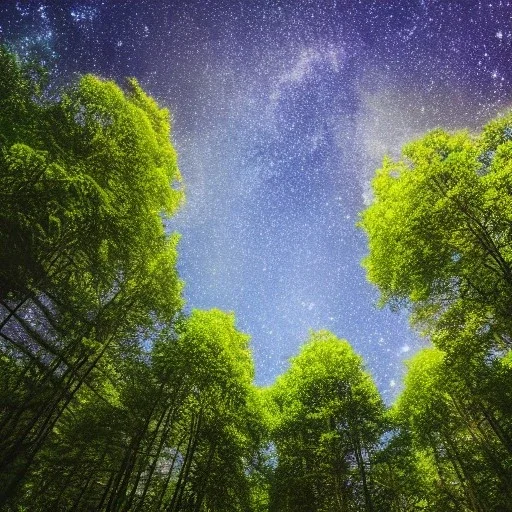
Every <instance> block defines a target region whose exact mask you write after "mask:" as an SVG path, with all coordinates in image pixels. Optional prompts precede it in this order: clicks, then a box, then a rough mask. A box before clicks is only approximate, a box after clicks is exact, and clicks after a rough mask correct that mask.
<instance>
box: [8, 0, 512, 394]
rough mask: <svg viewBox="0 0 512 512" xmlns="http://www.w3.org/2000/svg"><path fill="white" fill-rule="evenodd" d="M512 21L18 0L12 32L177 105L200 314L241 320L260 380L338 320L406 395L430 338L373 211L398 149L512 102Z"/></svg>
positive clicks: (467, 13)
mask: <svg viewBox="0 0 512 512" xmlns="http://www.w3.org/2000/svg"><path fill="white" fill-rule="evenodd" d="M511 19H512V7H511V5H510V3H509V2H504V1H492V0H491V1H488V2H478V1H471V0H464V1H462V0H460V1H449V0H446V1H443V0H424V1H414V0H403V1H391V0H389V1H382V0H374V1H371V0H362V1H345V2H343V1H340V0H338V1H336V0H334V1H325V2H323V1H320V2H318V1H317V2H313V1H311V2H309V1H300V0H288V1H278V0H275V1H267V2H258V1H250V2H249V1H236V2H228V1H222V0H219V1H205V0H188V1H182V2H177V1H166V0H139V1H126V2H117V1H113V0H111V1H107V0H103V1H100V0H98V1H89V2H86V1H82V2H75V1H72V2H71V1H58V2H57V1H54V2H50V1H47V2H42V1H19V2H15V1H12V2H10V1H4V2H2V4H1V6H0V35H1V37H2V39H3V40H4V42H6V43H7V44H8V45H9V47H10V48H12V49H13V50H14V51H16V52H18V53H19V54H20V55H21V56H22V57H28V56H31V55H38V57H39V58H42V59H43V60H44V61H45V62H46V65H47V66H48V67H49V69H50V70H52V75H53V78H54V81H55V83H62V82H66V81H69V80H72V79H73V74H74V73H75V72H93V73H97V74H99V75H101V76H104V77H106V78H113V79H115V80H117V81H121V80H122V79H123V77H125V76H135V77H137V78H138V79H139V81H140V82H141V83H142V85H143V86H144V88H145V89H146V90H148V91H149V93H151V94H152V95H153V96H154V97H155V98H156V99H157V100H158V101H159V103H160V104H162V105H164V106H167V107H168V108H169V109H170V110H171V112H172V115H173V142H174V144H175V146H176V148H177V150H178V153H179V163H180V168H181V172H182V174H183V177H184V182H185V186H186V191H187V203H186V205H185V207H184V208H183V209H182V211H181V212H180V214H179V215H178V216H177V217H176V218H174V219H172V221H171V222H170V225H169V227H170V229H172V230H176V231H179V232H180V233H181V234H182V239H181V243H180V263H179V269H180V273H181V275H182V277H183V279H184V280H185V282H186V288H185V297H186V300H187V308H189V309H190V308H211V307H217V308H221V309H225V310H231V311H234V312H235V313H236V315H237V319H238V326H239V327H240V328H241V329H242V330H244V331H246V332H248V333H249V334H250V335H251V336H252V347H253V350H254V355H255V360H256V367H257V375H256V377H257V381H258V382H259V383H261V384H268V383H270V382H272V381H273V379H274V378H275V376H276V375H277V374H278V373H280V372H282V371H283V370H284V369H285V368H286V364H287V360H288V358H289V357H290V356H292V355H293V354H295V353H296V352H297V350H298V348H299V346H300V345H301V343H303V342H304V340H305V339H306V338H307V335H308V330H309V329H319V328H327V329H330V330H332V331H333V332H335V333H336V334H337V335H338V336H340V337H344V338H347V339H348V340H349V341H350V342H351V343H352V345H353V346H354V348H355V349H356V350H357V351H358V352H359V353H360V354H361V355H362V356H363V357H364V359H365V361H366V363H367V367H368V369H369V370H370V371H371V372H372V374H373V375H374V376H375V378H376V381H377V383H378V385H379V388H380V389H381V391H382V392H383V394H384V396H385V397H386V399H387V400H391V399H392V397H393V396H394V395H395V394H396V391H397V390H398V389H399V387H400V381H401V378H402V375H403V371H404V370H403V363H402V361H403V360H404V359H405V358H406V357H408V356H410V355H411V354H412V353H413V352H414V351H415V350H417V349H418V348H419V347H421V346H422V345H424V344H425V343H427V342H426V341H425V340H420V339H419V338H418V337H417V336H416V335H414V334H413V333H412V331H410V329H409V328H408V324H407V317H406V315H405V314H401V315H398V314H396V313H392V312H390V311H388V310H379V309H377V308H376V307H375V302H376V300H377V298H378V294H377V291H376V290H375V289H374V288H373V287H372V286H370V285H369V284H368V283H367V282H366V280H365V275H364V271H363V269H362V268H361V266H360V262H361V259H362V258H363V257H364V255H365V253H366V251H367V248H366V240H365V236H364V234H363V233H362V232H361V231H360V230H358V229H357V228H356V222H357V218H358V214H359V212H360V211H361V210H362V209H363V208H364V206H365V204H367V202H368V201H369V200H371V195H370V193H369V180H370V179H371V176H372V174H373V172H374V170H375V169H376V168H377V167H378V165H379V162H380V161H381V159H382V157H383V155H385V154H391V155H395V156H396V155H398V154H399V151H400V147H401V146H402V145H403V143H405V142H406V141H408V140H410V139H412V138H415V137H418V136H419V135H421V134H422V133H424V132H425V131H426V130H428V129H431V128H433V127H435V126H444V127H447V128H449V129H457V128H462V127H469V128H470V129H477V128H478V127H479V126H480V125H481V124H482V123H483V122H484V121H486V120H487V119H489V118H490V117H492V116H494V115H496V114H498V113H499V112H501V111H503V110H504V109H505V108H507V106H508V105H509V103H510V100H511V99H512V88H511V78H512V68H511V64H510V63H511V60H510V58H511V44H512V22H511Z"/></svg>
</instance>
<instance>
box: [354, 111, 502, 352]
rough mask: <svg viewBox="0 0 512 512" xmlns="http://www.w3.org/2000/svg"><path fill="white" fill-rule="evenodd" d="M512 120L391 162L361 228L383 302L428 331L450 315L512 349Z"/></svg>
mask: <svg viewBox="0 0 512 512" xmlns="http://www.w3.org/2000/svg"><path fill="white" fill-rule="evenodd" d="M511 154H512V113H508V114H506V115H505V116H503V117H500V118H498V119H496V120H494V121H492V122H490V123H489V124H488V125H487V126H486V127H485V128H484V129H483V131H482V134H481V135H479V136H472V135H470V134H468V133H467V132H458V133H454V134H449V133H446V132H444V131H443V130H440V129H438V130H435V131H433V132H431V133H429V134H427V135H426V136H425V137H423V138H422V139H420V140H418V141H416V142H413V143H411V144H408V145H407V146H405V148H404V150H403V155H404V158H403V159H401V160H398V161H393V160H391V159H389V158H386V159H385V160H384V163H383V167H382V168H381V169H380V170H378V171H377V174H376V177H375V178H374V180H373V192H374V200H373V203H372V204H371V205H370V206H369V207H368V208H367V209H366V211H365V212H364V213H363V215H362V218H361V222H360V225H361V226H362V227H363V228H364V229H365V231H366V232H367V234H368V238H369V249H370V250H369V255H368V256H367V258H366V259H365V261H364V266H365V267H366V269H367V272H368V278H369V280H370V281H371V282H372V283H374V284H376V285H377V286H378V287H379V290H380V292H381V301H382V303H391V304H392V305H394V306H399V305H400V304H404V303H406V304H408V305H410V306H412V308H413V311H414V312H415V317H416V319H417V320H419V321H420V322H422V323H423V325H424V326H426V327H427V328H432V327H435V325H436V322H437V321H438V320H439V319H440V318H441V317H442V316H443V314H445V313H446V312H447V311H448V310H450V309H451V308H457V309H459V310H463V311H465V312H471V313H472V314H474V315H478V316H479V318H480V322H481V324H482V326H483V325H486V326H488V327H489V328H490V329H491V330H492V331H493V334H494V336H493V337H491V338H489V341H491V342H492V346H494V347H497V348H502V347H503V346H506V347H508V348H510V347H511V344H512V338H511V333H512V323H511V320H510V319H511V318H512V317H511V315H510V311H511V304H512V267H511V265H512V231H511V226H512V223H511V221H512V195H511V192H512V182H511V173H510V156H511Z"/></svg>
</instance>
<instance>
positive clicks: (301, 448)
mask: <svg viewBox="0 0 512 512" xmlns="http://www.w3.org/2000/svg"><path fill="white" fill-rule="evenodd" d="M269 394H270V397H271V400H272V401H273V403H274V404H275V406H274V407H275V408H276V409H277V411H278V413H279V415H278V421H277V424H276V425H275V427H274V429H273V432H272V438H273V440H274V443H275V446H276V454H277V461H278V462H277V467H276V470H275V476H274V481H273V489H272V498H271V507H270V509H271V510H282V511H285V510H294V511H296V510H307V511H314V510H318V511H321V510H325V511H327V510H329V511H334V510H339V511H348V510H367V511H372V510H375V507H374V505H373V501H372V491H373V481H372V477H371V457H372V453H373V451H374V450H375V449H376V446H377V444H378V442H379V439H380V436H381V434H382V431H383V424H382V419H383V416H382V415H383V408H384V406H383V403H382V400H381V398H380V395H379V393H378V391H377V389H376V387H375V385H374V383H373V382H372V380H371V378H370V376H369V375H368V374H367V373H366V372H365V371H364V370H363V368H362V362H361V358H360V357H359V356H357V355H356V354H355V353H354V352H353V350H352V348H351V347H350V345H349V344H348V343H347V342H346V341H342V340H339V339H337V338H336V337H335V336H334V335H333V334H331V333H329V332H327V331H320V332H317V333H313V334H312V335H311V338H310V340H309V341H308V342H307V343H306V344H305V345H304V346H303V347H302V349H301V352H300V353H299V355H298V356H297V357H295V358H293V359H292V361H291V365H290V368H289V370H288V371H287V372H286V373H285V374H284V375H282V376H281V377H279V378H278V380H277V381H276V383H275V385H274V386H273V387H272V388H271V389H270V391H269Z"/></svg>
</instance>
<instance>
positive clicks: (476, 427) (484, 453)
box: [394, 348, 512, 512]
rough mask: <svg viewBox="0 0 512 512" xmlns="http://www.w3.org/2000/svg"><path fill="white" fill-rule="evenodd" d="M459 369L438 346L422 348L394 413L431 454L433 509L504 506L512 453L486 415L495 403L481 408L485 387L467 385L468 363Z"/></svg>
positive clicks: (509, 496) (511, 496) (510, 495)
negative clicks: (481, 389) (434, 477)
mask: <svg viewBox="0 0 512 512" xmlns="http://www.w3.org/2000/svg"><path fill="white" fill-rule="evenodd" d="M478 366H480V365H478ZM461 370H462V369H461V368H460V367H457V366H456V365H455V366H454V364H453V362H452V361H451V360H450V359H449V358H448V357H447V356H446V354H445V353H444V352H442V351H440V350H438V349H435V348H431V349H425V350H423V351H421V352H420V353H418V354H417V355H416V356H415V357H414V358H413V359H412V360H411V361H410V363H409V371H408V374H407V377H406V380H405V389H404V391H403V393H402V394H401V396H400V397H399V399H398V401H397V403H396V404H395V406H394V408H395V411H394V414H395V415H396V417H397V419H398V420H399V422H400V424H401V425H402V427H403V429H404V432H409V433H410V434H411V435H412V439H413V445H414V447H415V448H416V449H417V450H420V451H426V453H427V455H430V457H431V458H433V460H434V463H435V468H436V472H437V481H438V487H439V489H440V490H441V492H440V494H439V496H438V497H437V499H436V501H437V506H436V508H435V510H465V509H467V510H474V511H482V512H483V511H484V510H508V508H507V506H508V504H510V503H511V501H512V487H511V482H510V475H511V474H512V473H511V470H512V458H511V454H510V452H508V450H507V447H506V446H504V445H503V443H502V440H501V439H500V437H499V436H498V434H497V432H496V431H495V430H494V428H493V425H492V424H491V422H490V421H489V420H488V416H489V414H495V412H496V411H495V410H494V407H492V406H491V407H490V406H489V405H487V406H486V407H485V408H482V401H483V400H485V399H484V398H483V396H485V391H484V392H483V393H482V392H479V390H478V387H477V386H473V387H469V386H468V384H467V378H466V376H464V374H463V373H462V372H465V373H466V374H467V373H469V375H470V376H469V378H470V379H471V378H472V377H473V376H472V375H471V373H472V372H471V369H470V368H467V367H466V368H465V369H463V370H462V371H461ZM489 370H491V368H489ZM494 370H496V367H495V368H494ZM509 379H510V376H509ZM486 380H487V379H486ZM478 383H479V382H478V381H477V382H474V383H473V384H476V385H478ZM495 384H497V381H496V380H495ZM502 384H505V385H507V387H508V388H509V389H510V385H508V384H507V383H506V382H502ZM443 507H444V508H443Z"/></svg>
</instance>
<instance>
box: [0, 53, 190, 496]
mask: <svg viewBox="0 0 512 512" xmlns="http://www.w3.org/2000/svg"><path fill="white" fill-rule="evenodd" d="M36 71H37V70H36ZM0 75H1V77H2V78H1V80H0V95H1V97H0V102H1V103H2V106H3V108H2V109H1V112H0V127H1V130H2V131H1V133H0V143H1V153H0V179H1V181H2V185H3V186H2V190H1V191H0V196H1V200H2V209H1V212H0V230H1V238H2V245H1V248H0V313H1V316H0V338H1V340H2V343H1V345H0V349H1V350H2V354H3V356H4V359H3V361H4V362H5V364H4V366H5V367H6V368H5V370H6V371H5V375H6V378H5V383H6V388H5V395H4V396H6V397H7V398H6V400H5V401H4V402H3V403H2V404H1V410H0V438H1V442H0V481H1V485H0V487H1V488H2V492H1V493H0V503H3V502H5V501H6V500H7V499H9V498H10V497H12V495H13V493H14V492H15V491H16V489H17V488H19V485H20V484H21V483H22V481H23V478H24V476H25V475H26V473H27V471H28V470H29V468H30V466H31V464H32V461H33V460H34V457H35V456H36V454H37V453H38V451H39V450H40V449H41V447H42V446H43V444H44V443H45V440H46V439H47V436H48V435H49V433H50V432H51V431H52V429H53V428H54V426H55V424H56V422H57V421H58V419H59V418H60V417H61V415H62V414H63V412H64V411H65V410H66V408H67V407H68V406H69V404H70V403H71V402H72V401H73V400H74V399H75V396H76V394H77V393H78V392H79V390H80V389H81V388H82V386H83V385H84V384H85V385H92V384H91V379H93V378H94V376H95V375H96V374H97V373H96V372H95V368H96V367H97V366H98V364H99V363H100V361H101V360H102V358H103V357H104V356H105V354H106V353H107V352H108V351H109V350H114V349H113V345H115V344H116V343H122V342H123V340H125V339H128V338H130V337H131V336H133V335H135V334H136V333H137V331H140V330H141V329H145V328H149V327H150V326H151V325H153V324H154V322H155V321H160V322H169V321H171V320H172V318H174V316H175V315H176V313H177V311H179V309H180V307H181V298H180V290H181V283H180V281H179V279H178V276H177V273H176V270H175V263H176V258H177V254H176V243H177V238H176V237H175V236H171V237H169V236H167V235H166V234H165V231H164V226H163V217H165V216H169V215H172V214H173V213H174V212H175V210H176V208H177V207H178V205H179V203H180V201H181V197H182V192H181V191H180V190H177V189H175V188H173V185H174V184H175V182H176V181H177V180H179V172H178V168H177V165H176V155H175V152H174V149H173V148H172V146H171V144H170V142H169V129H170V125H169V115H168V112H167V111H165V110H162V109H160V108H159V107H158V106H157V104H156V103H155V102H154V101H153V100H152V99H151V98H150V97H149V96H147V95H146V94H145V93H144V92H143V91H142V89H141V88H140V86H139V85H138V84H137V82H136V81H135V80H129V81H128V82H127V85H126V89H125V90H124V91H123V90H121V89H120V88H119V87H118V86H117V85H115V84H114V83H113V82H109V81H103V80H100V79H98V78H96V77H93V76H90V75H87V76H84V77H82V78H80V79H79V80H78V82H77V83H76V84H74V85H72V86H70V87H67V88H65V89H64V90H63V91H61V92H60V93H59V94H58V95H57V96H56V97H55V98H54V99H47V94H45V92H44V89H43V88H42V87H41V85H42V84H43V81H42V80H41V79H40V78H39V75H38V74H37V73H35V72H34V70H33V69H30V70H29V69H27V67H26V66H24V65H21V64H19V63H18V62H17V60H16V59H15V58H14V57H13V56H12V55H10V54H8V53H7V52H6V51H5V50H4V49H0ZM9 396H12V398H13V399H12V400H10V399H9V398H8V397H9Z"/></svg>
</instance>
